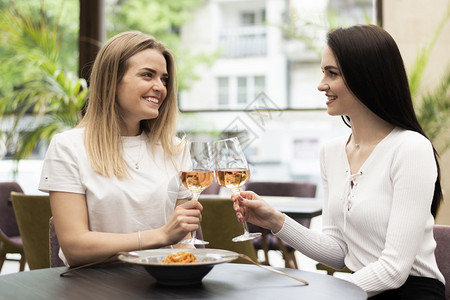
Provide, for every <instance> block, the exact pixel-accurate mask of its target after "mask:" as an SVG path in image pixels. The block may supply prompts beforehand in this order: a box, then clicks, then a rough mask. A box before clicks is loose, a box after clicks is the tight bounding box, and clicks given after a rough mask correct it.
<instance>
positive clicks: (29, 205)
mask: <svg viewBox="0 0 450 300" xmlns="http://www.w3.org/2000/svg"><path fill="white" fill-rule="evenodd" d="M11 200H12V203H13V207H14V213H15V215H16V219H17V224H18V225H19V231H20V236H21V237H22V242H23V248H24V251H25V256H26V258H27V262H28V266H29V268H30V270H35V269H42V268H49V267H50V257H49V252H50V247H49V235H50V229H49V219H50V217H51V216H52V212H51V209H50V199H49V196H48V195H25V194H18V193H14V192H13V193H11Z"/></svg>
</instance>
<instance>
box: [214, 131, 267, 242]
mask: <svg viewBox="0 0 450 300" xmlns="http://www.w3.org/2000/svg"><path fill="white" fill-rule="evenodd" d="M214 151H215V152H214V162H215V168H216V170H215V172H216V179H217V182H218V183H219V184H220V185H222V186H224V187H226V188H228V189H230V190H231V192H232V193H233V194H237V195H239V192H240V190H241V187H242V186H243V185H244V183H245V182H246V181H247V180H248V179H249V178H250V169H249V167H248V164H247V160H246V159H245V155H244V152H243V151H242V149H241V145H240V144H239V140H238V139H237V138H236V137H234V138H229V139H225V140H220V141H216V142H214ZM242 225H243V226H244V234H242V235H240V236H237V237H235V238H233V239H232V241H233V242H243V241H247V240H251V239H254V238H255V237H258V236H260V235H261V233H260V232H255V233H250V232H249V231H248V225H247V222H246V221H245V220H244V222H243V223H242Z"/></svg>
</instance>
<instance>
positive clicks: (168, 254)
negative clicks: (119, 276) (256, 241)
mask: <svg viewBox="0 0 450 300" xmlns="http://www.w3.org/2000/svg"><path fill="white" fill-rule="evenodd" d="M133 254H136V257H131V256H125V255H120V256H119V260H121V261H124V262H127V263H131V264H138V265H142V266H143V267H144V268H145V269H146V270H147V272H148V273H150V275H152V276H153V277H154V278H155V279H156V281H157V282H158V283H159V284H164V285H178V286H181V285H192V284H197V283H200V282H201V281H202V279H203V278H204V277H205V276H206V275H207V274H208V273H209V272H210V271H211V270H212V268H213V267H214V266H215V265H217V264H221V263H226V262H231V261H233V260H235V259H237V258H238V256H239V254H238V253H236V252H233V251H228V250H222V249H207V248H204V249H151V250H141V251H134V252H133Z"/></svg>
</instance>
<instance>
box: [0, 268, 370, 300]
mask: <svg viewBox="0 0 450 300" xmlns="http://www.w3.org/2000/svg"><path fill="white" fill-rule="evenodd" d="M277 269H279V270H283V271H284V272H287V273H289V274H292V275H295V276H298V277H300V278H302V279H304V280H307V281H308V282H309V285H307V286H306V285H303V284H302V283H300V282H297V281H295V280H293V279H291V278H289V277H286V276H282V275H279V274H275V273H272V272H269V271H267V270H264V269H261V268H259V267H258V266H256V265H250V264H237V263H223V264H219V265H216V266H215V267H214V268H213V269H212V270H211V271H210V272H209V273H208V274H207V275H206V276H205V277H204V278H203V281H202V282H201V283H200V284H197V285H193V286H183V287H173V286H164V285H160V284H157V283H156V281H155V279H154V278H153V277H152V276H151V275H150V274H149V273H147V271H146V270H145V269H144V267H143V266H141V265H134V264H127V263H124V262H114V263H109V264H104V265H99V266H92V267H89V268H85V269H80V270H77V271H73V272H72V273H69V274H67V275H66V276H65V277H61V276H60V275H59V274H60V273H61V272H63V271H65V270H66V267H59V268H48V269H39V270H33V271H25V272H20V273H15V274H8V275H1V276H0V299H9V300H14V299H33V300H40V299H46V300H47V299H58V300H59V299H69V300H70V299H74V300H79V299H83V300H89V299H96V300H101V299H108V300H110V299H258V300H260V299H283V300H284V299H314V300H320V299H327V300H329V299H333V300H339V299H345V300H353V299H354V300H357V299H366V297H367V296H366V293H365V292H364V291H363V290H362V289H361V288H359V287H358V286H356V285H355V284H353V283H350V282H348V281H345V280H343V279H339V278H336V277H334V276H330V275H325V274H321V273H315V272H306V271H301V270H294V269H283V268H277Z"/></svg>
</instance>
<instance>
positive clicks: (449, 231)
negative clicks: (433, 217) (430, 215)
mask: <svg viewBox="0 0 450 300" xmlns="http://www.w3.org/2000/svg"><path fill="white" fill-rule="evenodd" d="M433 233H434V239H435V240H436V244H437V245H436V249H435V250H434V254H435V256H436V262H437V265H438V267H439V270H440V271H441V273H442V275H444V277H445V282H446V286H445V299H447V300H450V225H438V224H435V225H434V229H433Z"/></svg>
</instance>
